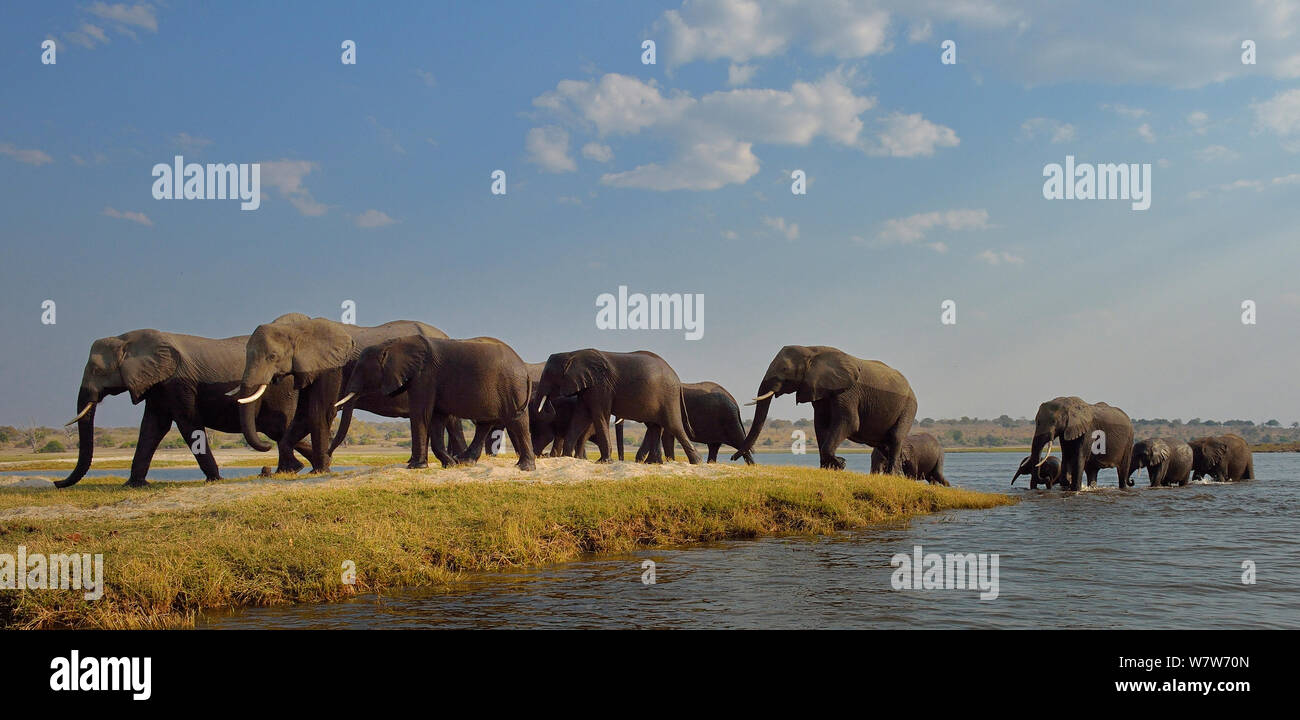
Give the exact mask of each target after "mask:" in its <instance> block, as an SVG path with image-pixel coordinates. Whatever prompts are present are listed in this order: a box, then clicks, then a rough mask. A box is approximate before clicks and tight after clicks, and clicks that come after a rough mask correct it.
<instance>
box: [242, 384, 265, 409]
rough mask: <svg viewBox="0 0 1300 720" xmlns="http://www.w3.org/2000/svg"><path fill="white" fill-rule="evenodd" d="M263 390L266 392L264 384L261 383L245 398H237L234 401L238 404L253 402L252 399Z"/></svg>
mask: <svg viewBox="0 0 1300 720" xmlns="http://www.w3.org/2000/svg"><path fill="white" fill-rule="evenodd" d="M264 392H266V385H261V386H259V387H258V388H257V392H255V393H253V394H252V395H249V396H248V397H246V398H239V400H237V401H236V402H238V403H239V404H240V405H247V404H249V403H251V402H253V401H254V400H256V399H258V398H260V397H262V393H264Z"/></svg>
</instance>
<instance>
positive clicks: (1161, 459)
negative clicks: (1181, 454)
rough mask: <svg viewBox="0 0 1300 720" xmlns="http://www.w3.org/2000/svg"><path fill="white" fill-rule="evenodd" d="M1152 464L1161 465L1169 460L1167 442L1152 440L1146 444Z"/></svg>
mask: <svg viewBox="0 0 1300 720" xmlns="http://www.w3.org/2000/svg"><path fill="white" fill-rule="evenodd" d="M1147 448H1148V449H1149V452H1150V455H1151V464H1152V465H1163V464H1165V463H1166V462H1167V461H1168V460H1169V443H1167V442H1165V441H1164V440H1152V441H1151V442H1150V443H1149V444H1148V445H1147Z"/></svg>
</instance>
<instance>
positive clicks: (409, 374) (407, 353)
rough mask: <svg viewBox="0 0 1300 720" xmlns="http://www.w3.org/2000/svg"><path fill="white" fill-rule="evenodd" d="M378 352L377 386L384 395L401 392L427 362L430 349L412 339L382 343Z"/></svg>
mask: <svg viewBox="0 0 1300 720" xmlns="http://www.w3.org/2000/svg"><path fill="white" fill-rule="evenodd" d="M381 347H382V348H383V349H382V350H380V351H379V378H380V380H379V386H380V390H381V391H382V392H383V393H384V394H385V395H396V394H397V393H399V392H401V391H402V389H403V388H405V387H406V384H407V383H409V382H411V378H413V377H415V375H416V373H418V372H420V370H421V369H423V368H424V366H425V363H427V362H428V361H429V357H430V348H429V344H428V343H426V342H415V341H414V339H411V340H407V339H401V340H395V341H389V342H386V343H384V344H383V345H382V346H381Z"/></svg>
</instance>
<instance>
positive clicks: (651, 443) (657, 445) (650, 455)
mask: <svg viewBox="0 0 1300 720" xmlns="http://www.w3.org/2000/svg"><path fill="white" fill-rule="evenodd" d="M663 432H664V429H663V427H662V426H660V425H656V424H655V423H646V424H645V442H646V448H647V450H646V455H645V462H647V463H651V464H654V465H658V464H660V463H662V462H663V461H664V449H663Z"/></svg>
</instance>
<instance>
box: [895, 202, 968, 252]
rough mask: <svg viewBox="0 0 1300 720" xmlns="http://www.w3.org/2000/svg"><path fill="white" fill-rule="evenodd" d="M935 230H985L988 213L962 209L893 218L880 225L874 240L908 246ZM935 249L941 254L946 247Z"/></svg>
mask: <svg viewBox="0 0 1300 720" xmlns="http://www.w3.org/2000/svg"><path fill="white" fill-rule="evenodd" d="M935 228H941V229H946V230H952V231H959V230H987V229H988V228H989V213H988V211H987V210H973V209H962V210H948V211H945V212H928V213H919V214H916V215H909V216H908V217H903V218H893V219H891V220H886V221H885V222H884V223H882V224H881V226H880V232H878V233H877V234H876V239H877V240H879V241H881V242H885V243H901V244H904V245H908V244H911V243H914V242H917V241H920V240H924V239H925V236H926V234H928V233H929V232H930V231H931V230H933V229H935ZM935 249H936V250H939V251H940V252H943V251H944V250H946V249H947V246H946V245H944V246H943V247H942V248H939V247H936V248H935Z"/></svg>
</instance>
